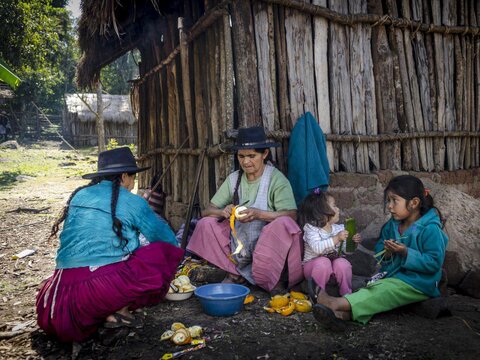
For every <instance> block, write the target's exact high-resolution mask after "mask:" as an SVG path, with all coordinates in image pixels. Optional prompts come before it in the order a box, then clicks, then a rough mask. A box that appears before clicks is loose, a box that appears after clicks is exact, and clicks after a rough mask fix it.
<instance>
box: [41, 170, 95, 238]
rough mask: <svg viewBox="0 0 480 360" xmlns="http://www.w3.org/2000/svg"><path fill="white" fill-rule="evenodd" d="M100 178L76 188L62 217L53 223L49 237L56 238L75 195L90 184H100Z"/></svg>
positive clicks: (64, 208)
mask: <svg viewBox="0 0 480 360" xmlns="http://www.w3.org/2000/svg"><path fill="white" fill-rule="evenodd" d="M98 179H99V178H95V179H93V180H92V181H90V182H89V183H88V184H87V185H83V186H80V187H78V188H76V189H75V190H74V191H73V192H72V193H71V194H70V197H69V198H68V200H67V203H66V204H65V206H64V207H63V210H62V214H61V215H60V217H59V218H58V219H57V220H56V221H55V223H54V224H53V225H52V230H51V231H50V236H49V239H52V238H55V237H56V236H57V233H58V230H59V229H60V225H61V224H62V222H63V221H64V220H65V219H66V218H67V216H68V210H69V208H70V201H72V199H73V197H74V196H75V195H76V194H77V193H78V192H79V191H80V190H82V189H85V188H87V187H89V186H93V185H96V184H98V183H99V182H100V181H99V180H98Z"/></svg>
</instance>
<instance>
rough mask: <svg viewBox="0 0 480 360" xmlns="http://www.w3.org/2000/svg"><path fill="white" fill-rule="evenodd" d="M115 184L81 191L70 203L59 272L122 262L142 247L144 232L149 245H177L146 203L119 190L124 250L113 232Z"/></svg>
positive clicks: (108, 183)
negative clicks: (112, 206) (113, 187)
mask: <svg viewBox="0 0 480 360" xmlns="http://www.w3.org/2000/svg"><path fill="white" fill-rule="evenodd" d="M111 198H112V182H111V181H106V180H104V181H102V182H100V183H99V184H96V185H93V186H89V187H87V188H84V189H82V190H80V191H79V192H78V193H77V194H75V196H74V197H73V199H72V201H71V202H70V207H69V210H68V216H67V218H66V219H65V223H64V226H63V231H62V233H61V234H60V248H59V249H58V252H57V265H56V267H57V269H68V268H77V267H83V266H101V265H107V264H112V263H115V262H119V261H122V259H123V258H124V257H125V256H126V255H128V254H131V253H133V252H134V251H135V250H136V249H137V248H138V247H139V241H138V236H139V233H140V232H141V233H142V234H143V235H145V237H146V238H147V239H148V240H149V241H150V242H155V241H164V242H167V243H169V244H172V245H175V246H176V245H177V241H176V239H175V234H174V233H173V231H172V230H171V229H170V227H169V226H168V224H167V223H166V222H165V221H163V220H161V219H160V218H159V217H157V216H156V215H155V213H154V212H153V210H152V209H150V207H149V206H148V203H147V202H146V201H145V199H143V198H141V197H140V196H138V195H134V194H132V193H131V192H130V191H128V190H126V189H125V188H123V187H120V192H119V196H118V201H117V208H116V215H117V218H118V219H120V221H121V222H122V224H123V227H122V234H123V236H124V237H125V238H126V239H128V245H127V246H125V247H123V248H122V245H120V239H119V238H118V236H117V235H116V234H115V232H114V231H113V229H112V215H111Z"/></svg>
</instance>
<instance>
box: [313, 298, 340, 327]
mask: <svg viewBox="0 0 480 360" xmlns="http://www.w3.org/2000/svg"><path fill="white" fill-rule="evenodd" d="M313 316H314V317H315V319H316V320H317V321H318V322H319V323H320V325H321V326H322V327H323V328H324V329H327V330H332V331H336V332H341V331H345V329H346V328H347V324H346V323H345V321H344V320H342V319H339V318H338V317H336V316H335V313H334V312H333V310H332V309H330V308H329V307H327V306H325V305H322V304H315V305H313Z"/></svg>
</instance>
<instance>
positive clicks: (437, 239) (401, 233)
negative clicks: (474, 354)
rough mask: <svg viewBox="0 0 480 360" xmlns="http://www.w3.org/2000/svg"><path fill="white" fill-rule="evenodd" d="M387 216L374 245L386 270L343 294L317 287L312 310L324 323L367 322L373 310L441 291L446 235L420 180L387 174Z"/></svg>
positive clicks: (341, 326) (339, 327)
mask: <svg viewBox="0 0 480 360" xmlns="http://www.w3.org/2000/svg"><path fill="white" fill-rule="evenodd" d="M384 198H385V207H386V208H387V210H388V211H389V212H390V214H391V219H390V220H389V221H388V222H387V223H386V224H385V225H384V226H383V228H382V231H381V234H380V240H379V241H378V243H377V245H376V248H375V250H376V251H377V255H380V254H382V258H381V265H382V268H381V269H380V271H382V272H385V273H386V276H385V278H383V279H380V280H378V281H376V282H374V283H372V284H371V285H367V287H365V288H362V289H360V290H358V291H357V292H355V293H353V294H349V295H346V296H344V297H341V298H335V297H332V296H329V295H328V294H327V293H326V292H325V291H324V290H323V289H324V287H323V286H322V285H320V284H319V285H320V287H322V289H321V290H320V292H319V293H318V298H317V302H318V304H315V306H314V309H313V312H314V315H315V318H316V319H317V320H318V321H320V323H321V324H322V325H323V326H324V327H326V328H330V329H333V330H342V329H344V327H345V324H344V322H343V321H342V320H350V319H351V320H355V321H358V322H360V323H363V324H365V323H367V322H368V321H369V320H370V318H371V317H372V316H373V315H374V314H377V313H380V312H384V311H388V310H392V309H395V308H397V307H400V306H403V305H407V304H411V303H414V302H418V301H423V300H426V299H428V298H430V297H437V296H440V291H439V289H438V284H439V282H440V279H441V277H442V264H443V261H444V259H445V249H446V247H447V243H448V237H447V235H446V234H445V233H444V232H443V230H442V228H443V224H442V219H441V214H440V212H439V211H438V209H437V208H435V207H434V206H433V199H432V197H431V196H430V194H429V191H428V190H426V189H425V188H424V186H423V183H422V182H421V181H420V180H419V179H418V178H416V177H414V176H412V175H401V176H397V177H395V178H393V179H392V180H390V182H389V184H388V185H387V187H386V189H385V191H384Z"/></svg>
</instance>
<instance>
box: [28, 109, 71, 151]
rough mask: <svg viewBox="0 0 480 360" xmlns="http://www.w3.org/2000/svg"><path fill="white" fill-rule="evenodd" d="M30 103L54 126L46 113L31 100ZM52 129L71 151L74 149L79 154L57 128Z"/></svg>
mask: <svg viewBox="0 0 480 360" xmlns="http://www.w3.org/2000/svg"><path fill="white" fill-rule="evenodd" d="M32 105H33V106H35V108H36V109H37V110H38V112H39V113H40V114H41V115H42V116H43V117H44V118H45V120H47V121H48V123H49V124H50V125H52V126H54V125H53V124H52V122H51V121H50V120H49V119H48V117H47V115H45V114H44V112H43V111H42V110H41V109H40V108H39V107H38V106H37V105H36V104H35V103H34V102H33V101H32ZM54 131H55V133H56V134H57V135H58V137H59V138H60V139H62V140H63V141H64V142H65V144H67V145H68V146H69V147H70V148H71V149H72V150H73V151H75V153H76V154H78V155H80V153H79V152H78V151H77V149H75V148H74V147H73V146H72V145H70V143H69V142H68V141H67V140H65V138H64V137H63V136H62V135H60V133H59V132H58V131H57V130H54Z"/></svg>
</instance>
